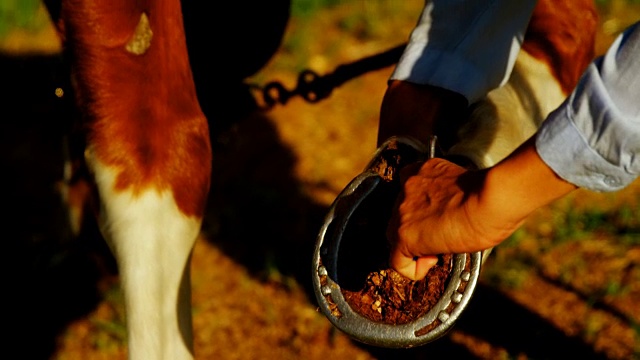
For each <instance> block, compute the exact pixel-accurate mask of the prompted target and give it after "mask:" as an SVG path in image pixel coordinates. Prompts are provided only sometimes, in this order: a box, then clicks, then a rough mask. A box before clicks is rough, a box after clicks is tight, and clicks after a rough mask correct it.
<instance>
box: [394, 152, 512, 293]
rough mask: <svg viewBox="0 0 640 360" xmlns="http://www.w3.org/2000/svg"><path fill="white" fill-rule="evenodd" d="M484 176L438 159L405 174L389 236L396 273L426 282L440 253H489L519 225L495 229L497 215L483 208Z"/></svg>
mask: <svg viewBox="0 0 640 360" xmlns="http://www.w3.org/2000/svg"><path fill="white" fill-rule="evenodd" d="M484 176H485V172H484V171H468V170H466V169H464V168H462V167H460V166H458V165H456V164H454V163H451V162H449V161H447V160H444V159H439V158H435V159H431V160H428V161H427V162H425V163H422V164H416V165H414V166H408V167H406V168H405V169H403V171H402V173H401V182H403V194H402V195H401V196H400V198H399V199H398V203H397V204H396V209H395V211H394V213H393V217H392V219H391V221H390V222H389V227H388V231H387V238H388V239H389V241H390V242H391V245H392V251H391V257H390V262H391V266H392V267H393V268H394V269H396V271H398V272H399V273H401V274H402V275H404V276H406V277H408V278H410V279H413V280H419V279H422V278H424V276H426V274H427V272H428V271H429V269H430V268H431V267H433V266H434V265H435V264H436V262H437V257H436V255H437V254H445V253H460V252H469V251H480V250H484V249H487V248H490V247H492V246H494V245H496V244H497V243H499V242H500V241H501V240H502V239H503V238H504V237H506V236H508V235H509V234H510V233H511V232H513V231H514V230H515V229H516V228H517V227H518V226H519V225H520V224H519V223H511V222H510V223H509V226H504V225H499V226H501V227H502V226H504V228H502V229H495V228H491V226H492V225H491V224H492V221H491V220H493V219H491V217H492V216H493V215H492V214H488V213H486V211H483V209H482V208H481V207H480V199H479V196H480V189H481V188H482V185H483V183H484ZM497 222H498V223H499V221H497ZM493 226H495V225H493Z"/></svg>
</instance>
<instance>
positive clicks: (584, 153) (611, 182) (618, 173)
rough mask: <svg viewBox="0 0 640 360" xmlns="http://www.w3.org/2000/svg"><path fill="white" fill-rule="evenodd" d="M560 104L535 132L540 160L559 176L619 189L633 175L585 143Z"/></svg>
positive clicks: (586, 185) (581, 184) (591, 185)
mask: <svg viewBox="0 0 640 360" xmlns="http://www.w3.org/2000/svg"><path fill="white" fill-rule="evenodd" d="M569 111H570V110H569V107H567V106H564V105H563V106H560V108H558V110H556V111H554V112H553V113H551V114H550V115H549V117H548V118H547V120H546V121H545V122H544V123H543V125H542V127H541V128H540V130H539V131H538V135H537V138H536V150H537V152H538V155H540V157H541V158H542V160H543V161H544V162H545V163H546V164H547V165H548V166H549V167H550V168H551V169H552V170H553V171H554V172H555V173H556V174H557V175H558V176H560V177H561V178H562V179H564V180H566V181H568V182H570V183H572V184H574V185H576V186H578V187H581V188H586V189H589V190H593V191H598V192H612V191H617V190H620V189H622V188H624V187H626V186H627V185H629V184H630V183H631V182H633V181H634V180H635V178H636V176H635V175H633V174H630V173H628V172H626V171H625V170H624V168H621V167H619V166H616V165H614V164H611V163H610V162H608V161H607V160H606V159H604V158H603V157H602V156H600V155H599V154H598V153H597V152H596V151H595V150H593V149H592V148H591V147H590V146H589V144H588V143H587V141H586V139H585V138H584V136H583V135H582V134H581V133H580V131H579V130H578V128H576V126H575V124H574V122H573V121H572V120H571V117H570V114H569Z"/></svg>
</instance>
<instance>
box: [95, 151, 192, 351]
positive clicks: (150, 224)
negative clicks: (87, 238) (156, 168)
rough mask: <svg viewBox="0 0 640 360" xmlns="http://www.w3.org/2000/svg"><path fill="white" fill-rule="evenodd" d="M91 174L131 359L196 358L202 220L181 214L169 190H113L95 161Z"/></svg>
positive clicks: (107, 172)
mask: <svg viewBox="0 0 640 360" xmlns="http://www.w3.org/2000/svg"><path fill="white" fill-rule="evenodd" d="M92 169H93V171H94V176H95V179H96V184H97V185H98V189H99V192H100V198H101V214H100V226H101V230H102V233H103V235H104V236H105V238H106V240H107V242H108V243H109V246H110V247H111V249H112V251H113V253H114V255H115V257H116V259H117V261H118V268H119V271H120V277H121V283H122V287H123V290H124V296H125V305H126V314H127V327H128V336H129V356H130V358H132V359H192V358H193V355H192V354H191V349H192V329H191V307H190V306H191V304H190V302H191V298H190V293H191V289H190V279H189V257H190V254H191V250H192V248H193V245H194V243H195V240H196V238H197V236H198V234H199V230H200V220H199V219H195V218H190V217H187V216H185V215H184V214H182V213H181V212H180V210H179V209H178V207H177V206H176V204H175V201H174V199H173V196H172V194H171V193H170V192H169V191H164V192H162V193H160V192H157V191H155V190H154V189H150V190H146V191H144V192H142V193H140V194H136V195H134V194H133V193H132V192H131V191H114V184H115V179H116V176H115V172H114V171H113V170H112V169H110V168H108V167H107V166H104V165H102V164H100V163H99V162H96V161H93V163H92Z"/></svg>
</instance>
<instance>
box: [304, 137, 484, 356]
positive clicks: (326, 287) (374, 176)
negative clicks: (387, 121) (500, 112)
mask: <svg viewBox="0 0 640 360" xmlns="http://www.w3.org/2000/svg"><path fill="white" fill-rule="evenodd" d="M436 150H437V148H436V138H435V137H433V138H432V139H431V142H430V144H429V147H428V148H427V147H425V146H424V145H423V144H422V143H420V142H418V141H417V140H414V139H411V138H407V137H392V138H390V139H389V140H387V141H386V142H385V143H384V144H383V145H382V146H380V148H378V149H377V151H376V152H375V154H374V156H373V157H372V160H371V161H370V163H369V164H368V165H367V167H366V168H365V171H364V172H363V173H361V174H360V175H358V176H357V177H355V178H354V179H353V180H352V181H351V182H350V183H349V184H348V185H347V186H346V187H345V189H344V190H343V191H342V192H341V193H340V194H339V195H338V197H337V198H336V199H335V201H334V202H333V204H332V205H331V207H330V209H329V212H328V214H327V215H326V217H325V220H324V224H323V226H322V227H321V229H320V232H319V234H318V236H317V239H316V245H315V249H314V254H313V263H312V278H313V286H314V292H315V295H316V299H317V302H318V304H319V308H320V310H321V312H322V313H323V314H324V315H325V316H326V317H327V318H328V319H329V321H330V322H331V323H332V324H333V325H334V326H335V327H336V328H338V329H339V330H341V331H342V332H344V333H346V334H347V335H349V336H350V337H351V338H353V339H355V340H357V341H360V342H362V343H365V344H369V345H374V346H380V347H386V348H411V347H415V346H420V345H424V344H427V343H429V342H431V341H434V340H436V339H438V338H440V337H442V336H443V335H445V334H446V333H447V332H448V331H449V330H450V329H451V328H452V326H453V325H454V324H455V322H456V320H457V319H458V317H459V316H460V314H461V313H462V312H463V311H464V309H465V308H466V306H467V304H468V302H469V300H470V299H471V296H472V294H473V292H474V290H475V288H476V284H477V282H478V278H479V275H480V266H481V263H482V258H483V256H482V252H475V253H465V254H455V255H454V256H453V265H452V268H451V273H450V275H449V279H448V282H447V285H446V287H445V290H444V293H443V294H442V296H441V297H440V299H439V300H438V301H437V303H436V304H435V306H433V307H432V308H431V309H430V310H429V311H428V312H426V313H425V314H424V315H423V316H421V317H419V318H417V319H415V320H413V321H411V322H409V323H405V324H399V325H392V324H386V323H382V322H376V321H372V320H370V319H368V318H366V317H364V316H362V315H360V314H359V313H357V312H356V311H355V310H354V309H352V308H351V307H350V305H349V304H348V303H347V301H346V300H345V297H344V295H343V292H342V288H341V286H342V284H341V280H343V279H341V278H340V274H341V272H340V271H339V268H340V269H344V267H343V266H345V264H341V263H340V260H341V259H340V253H341V251H340V250H341V248H342V247H345V246H349V244H348V243H347V241H349V238H348V237H346V236H345V233H346V232H348V231H349V228H350V225H351V224H350V223H351V222H352V221H356V220H354V219H353V218H354V213H355V212H356V211H357V210H358V208H359V207H360V206H362V205H363V203H365V202H367V201H369V200H368V198H371V197H375V196H376V195H375V194H376V192H378V191H380V189H382V187H383V186H386V185H385V184H386V183H388V180H389V179H390V178H394V176H395V175H396V174H397V173H399V171H400V170H401V169H402V168H403V167H404V166H406V165H408V164H410V163H414V162H418V161H425V160H426V159H429V158H433V157H435V156H436ZM381 165H382V166H381ZM382 168H384V170H383V171H381V169H382ZM385 191H386V190H385ZM391 191H394V192H396V194H399V191H400V188H399V187H398V188H394V189H392V190H391ZM392 195H393V194H392ZM386 205H388V204H386ZM367 206H371V203H367ZM386 210H389V211H390V209H386ZM387 220H388V219H387ZM379 222H380V221H379ZM382 222H383V221H382ZM382 225H383V226H384V225H386V223H384V222H383V224H382ZM343 261H344V260H343ZM346 265H348V264H346Z"/></svg>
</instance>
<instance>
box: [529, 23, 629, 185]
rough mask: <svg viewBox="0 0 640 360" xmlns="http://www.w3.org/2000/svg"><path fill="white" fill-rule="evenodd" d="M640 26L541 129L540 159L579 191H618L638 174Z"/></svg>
mask: <svg viewBox="0 0 640 360" xmlns="http://www.w3.org/2000/svg"><path fill="white" fill-rule="evenodd" d="M639 24H640V23H636V24H634V25H633V26H631V27H629V28H628V29H627V30H626V31H624V32H623V33H622V34H621V35H620V36H619V37H618V38H617V39H616V41H615V42H614V43H613V44H612V45H611V47H610V48H609V50H608V51H607V52H606V54H605V55H603V56H602V57H599V58H598V59H596V60H595V61H594V62H593V63H591V65H590V66H589V67H588V69H587V70H586V72H585V73H584V74H583V76H582V78H581V79H580V82H579V83H578V86H577V87H576V89H575V90H574V91H573V93H571V95H570V96H569V97H568V98H567V100H566V101H565V102H564V103H563V104H562V105H561V106H560V107H559V108H558V109H556V110H555V111H553V112H552V113H551V114H550V115H549V116H548V118H547V120H545V122H544V123H543V124H542V127H541V128H540V130H539V131H538V134H537V138H536V149H537V151H538V154H539V155H540V157H541V158H542V160H543V161H544V162H545V163H546V164H547V165H548V166H549V167H551V168H552V169H553V170H554V171H555V172H556V174H558V176H560V177H561V178H563V179H565V180H567V181H569V182H570V183H572V184H575V185H577V186H579V187H582V188H587V189H590V190H594V191H601V192H609V191H616V190H620V189H622V188H624V187H626V186H627V185H629V184H630V183H631V182H633V181H634V180H635V179H636V178H637V177H638V175H639V174H640V25H639Z"/></svg>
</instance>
